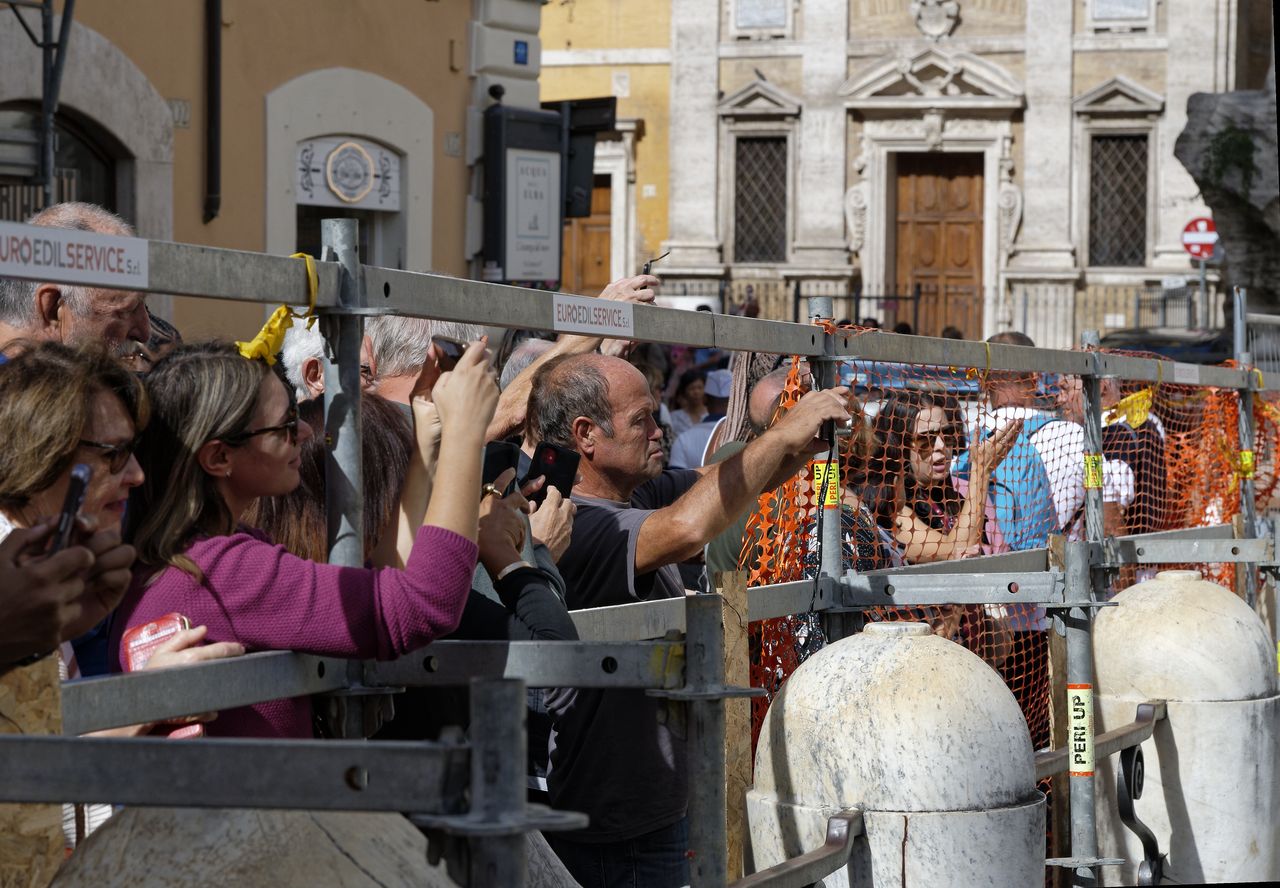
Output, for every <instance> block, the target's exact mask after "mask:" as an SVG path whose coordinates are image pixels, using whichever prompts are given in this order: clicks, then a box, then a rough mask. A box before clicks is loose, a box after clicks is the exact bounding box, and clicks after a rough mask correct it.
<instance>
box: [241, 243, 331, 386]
mask: <svg viewBox="0 0 1280 888" xmlns="http://www.w3.org/2000/svg"><path fill="white" fill-rule="evenodd" d="M289 258H290V259H301V260H303V261H304V262H305V263H306V265H307V311H306V313H305V314H298V313H297V312H295V311H294V310H293V309H291V308H290V307H289V306H287V305H282V306H280V307H279V308H277V309H276V310H275V311H274V312H272V313H271V317H269V318H267V322H266V323H265V324H263V325H262V329H261V330H259V331H258V335H257V336H255V337H253V339H251V340H249V341H248V342H239V341H237V342H236V348H238V349H239V350H240V355H241V357H245V358H248V359H249V360H250V361H252V360H255V359H257V358H261V359H262V360H264V361H266V362H267V365H268V366H270V365H272V364H274V363H275V362H276V354H277V353H278V352H279V351H280V349H281V348H282V347H283V346H284V334H285V331H286V330H288V329H289V328H290V327H292V326H293V319H294V318H298V319H300V320H303V319H305V320H306V322H307V329H308V330H310V329H311V327H312V326H313V325H314V324H315V322H316V292H317V291H318V290H319V289H320V279H319V277H318V276H317V275H316V260H315V259H314V258H313V257H312V256H311V255H310V254H309V253H294V254H293V255H292V256H290V257H289Z"/></svg>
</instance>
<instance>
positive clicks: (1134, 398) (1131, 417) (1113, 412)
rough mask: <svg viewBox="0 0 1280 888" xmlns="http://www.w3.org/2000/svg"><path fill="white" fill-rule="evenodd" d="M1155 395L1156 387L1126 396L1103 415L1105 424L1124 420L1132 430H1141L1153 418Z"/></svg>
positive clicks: (1149, 387)
mask: <svg viewBox="0 0 1280 888" xmlns="http://www.w3.org/2000/svg"><path fill="white" fill-rule="evenodd" d="M1157 385H1159V383H1157ZM1155 394H1156V387H1155V386H1154V385H1153V386H1148V387H1147V388H1144V389H1139V390H1138V391H1136V392H1134V393H1133V394H1131V395H1125V396H1124V397H1123V398H1121V399H1120V400H1119V401H1117V402H1116V403H1115V404H1112V405H1111V406H1110V407H1108V408H1107V410H1106V412H1105V413H1104V414H1103V415H1102V421H1103V424H1104V425H1111V424H1112V423H1115V422H1117V421H1119V420H1121V419H1123V420H1124V421H1125V422H1127V423H1128V424H1129V425H1130V426H1131V427H1132V428H1135V429H1137V428H1141V427H1142V425H1143V424H1144V423H1146V421H1147V419H1148V418H1150V416H1151V404H1152V402H1153V401H1154V399H1155Z"/></svg>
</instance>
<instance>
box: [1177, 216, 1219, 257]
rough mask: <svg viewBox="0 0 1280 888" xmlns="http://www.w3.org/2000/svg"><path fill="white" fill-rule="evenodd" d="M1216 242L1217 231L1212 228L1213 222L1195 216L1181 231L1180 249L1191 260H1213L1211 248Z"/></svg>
mask: <svg viewBox="0 0 1280 888" xmlns="http://www.w3.org/2000/svg"><path fill="white" fill-rule="evenodd" d="M1217 242H1218V231H1217V229H1215V228H1214V227H1213V220H1212V219H1208V218H1205V217H1204V216H1197V217H1196V218H1195V219H1192V220H1191V221H1190V222H1188V223H1187V227H1186V228H1184V229H1182V249H1184V250H1186V251H1187V252H1188V253H1190V254H1191V258H1193V259H1211V258H1213V247H1214V244H1216V243H1217Z"/></svg>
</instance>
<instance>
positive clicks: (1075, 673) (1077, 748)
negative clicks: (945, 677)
mask: <svg viewBox="0 0 1280 888" xmlns="http://www.w3.org/2000/svg"><path fill="white" fill-rule="evenodd" d="M1066 576H1067V598H1068V600H1071V601H1088V600H1091V599H1092V598H1093V595H1092V591H1093V585H1092V579H1091V577H1090V570H1089V547H1088V545H1087V544H1086V543H1083V542H1080V541H1071V542H1068V543H1067V544H1066ZM1092 621H1093V609H1092V608H1090V607H1083V606H1082V607H1073V608H1071V609H1070V610H1069V611H1068V612H1067V618H1066V621H1065V622H1066V627H1067V713H1068V719H1069V726H1070V727H1069V732H1068V737H1067V743H1068V750H1069V752H1070V756H1071V758H1070V767H1069V769H1068V773H1069V774H1070V779H1069V785H1070V793H1071V856H1072V857H1075V858H1085V859H1093V858H1096V857H1097V856H1098V835H1097V830H1096V827H1095V824H1094V807H1093V805H1094V784H1093V761H1094V750H1093V742H1094V741H1093V642H1092V631H1091V630H1092V628H1093V627H1092ZM1094 877H1095V872H1094V870H1093V868H1092V867H1087V866H1085V867H1080V868H1078V869H1076V871H1075V884H1077V885H1094V884H1096V882H1095V880H1094Z"/></svg>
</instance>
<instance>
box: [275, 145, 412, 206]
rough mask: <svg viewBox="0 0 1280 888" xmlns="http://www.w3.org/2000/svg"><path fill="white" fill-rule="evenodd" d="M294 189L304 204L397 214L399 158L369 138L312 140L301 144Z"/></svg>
mask: <svg viewBox="0 0 1280 888" xmlns="http://www.w3.org/2000/svg"><path fill="white" fill-rule="evenodd" d="M293 184H294V196H295V199H296V200H297V202H298V203H300V204H306V205H309V206H322V207H355V208H358V209H366V210H387V211H391V212H395V211H396V210H399V209H400V155H399V154H397V153H396V152H394V151H392V150H390V149H388V148H384V147H383V146H381V145H378V144H377V143H375V142H370V141H368V140H367V139H357V138H351V137H342V136H329V137H326V138H321V139H308V140H307V141H305V142H299V143H298V155H297V165H296V167H295V172H294V183H293Z"/></svg>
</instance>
